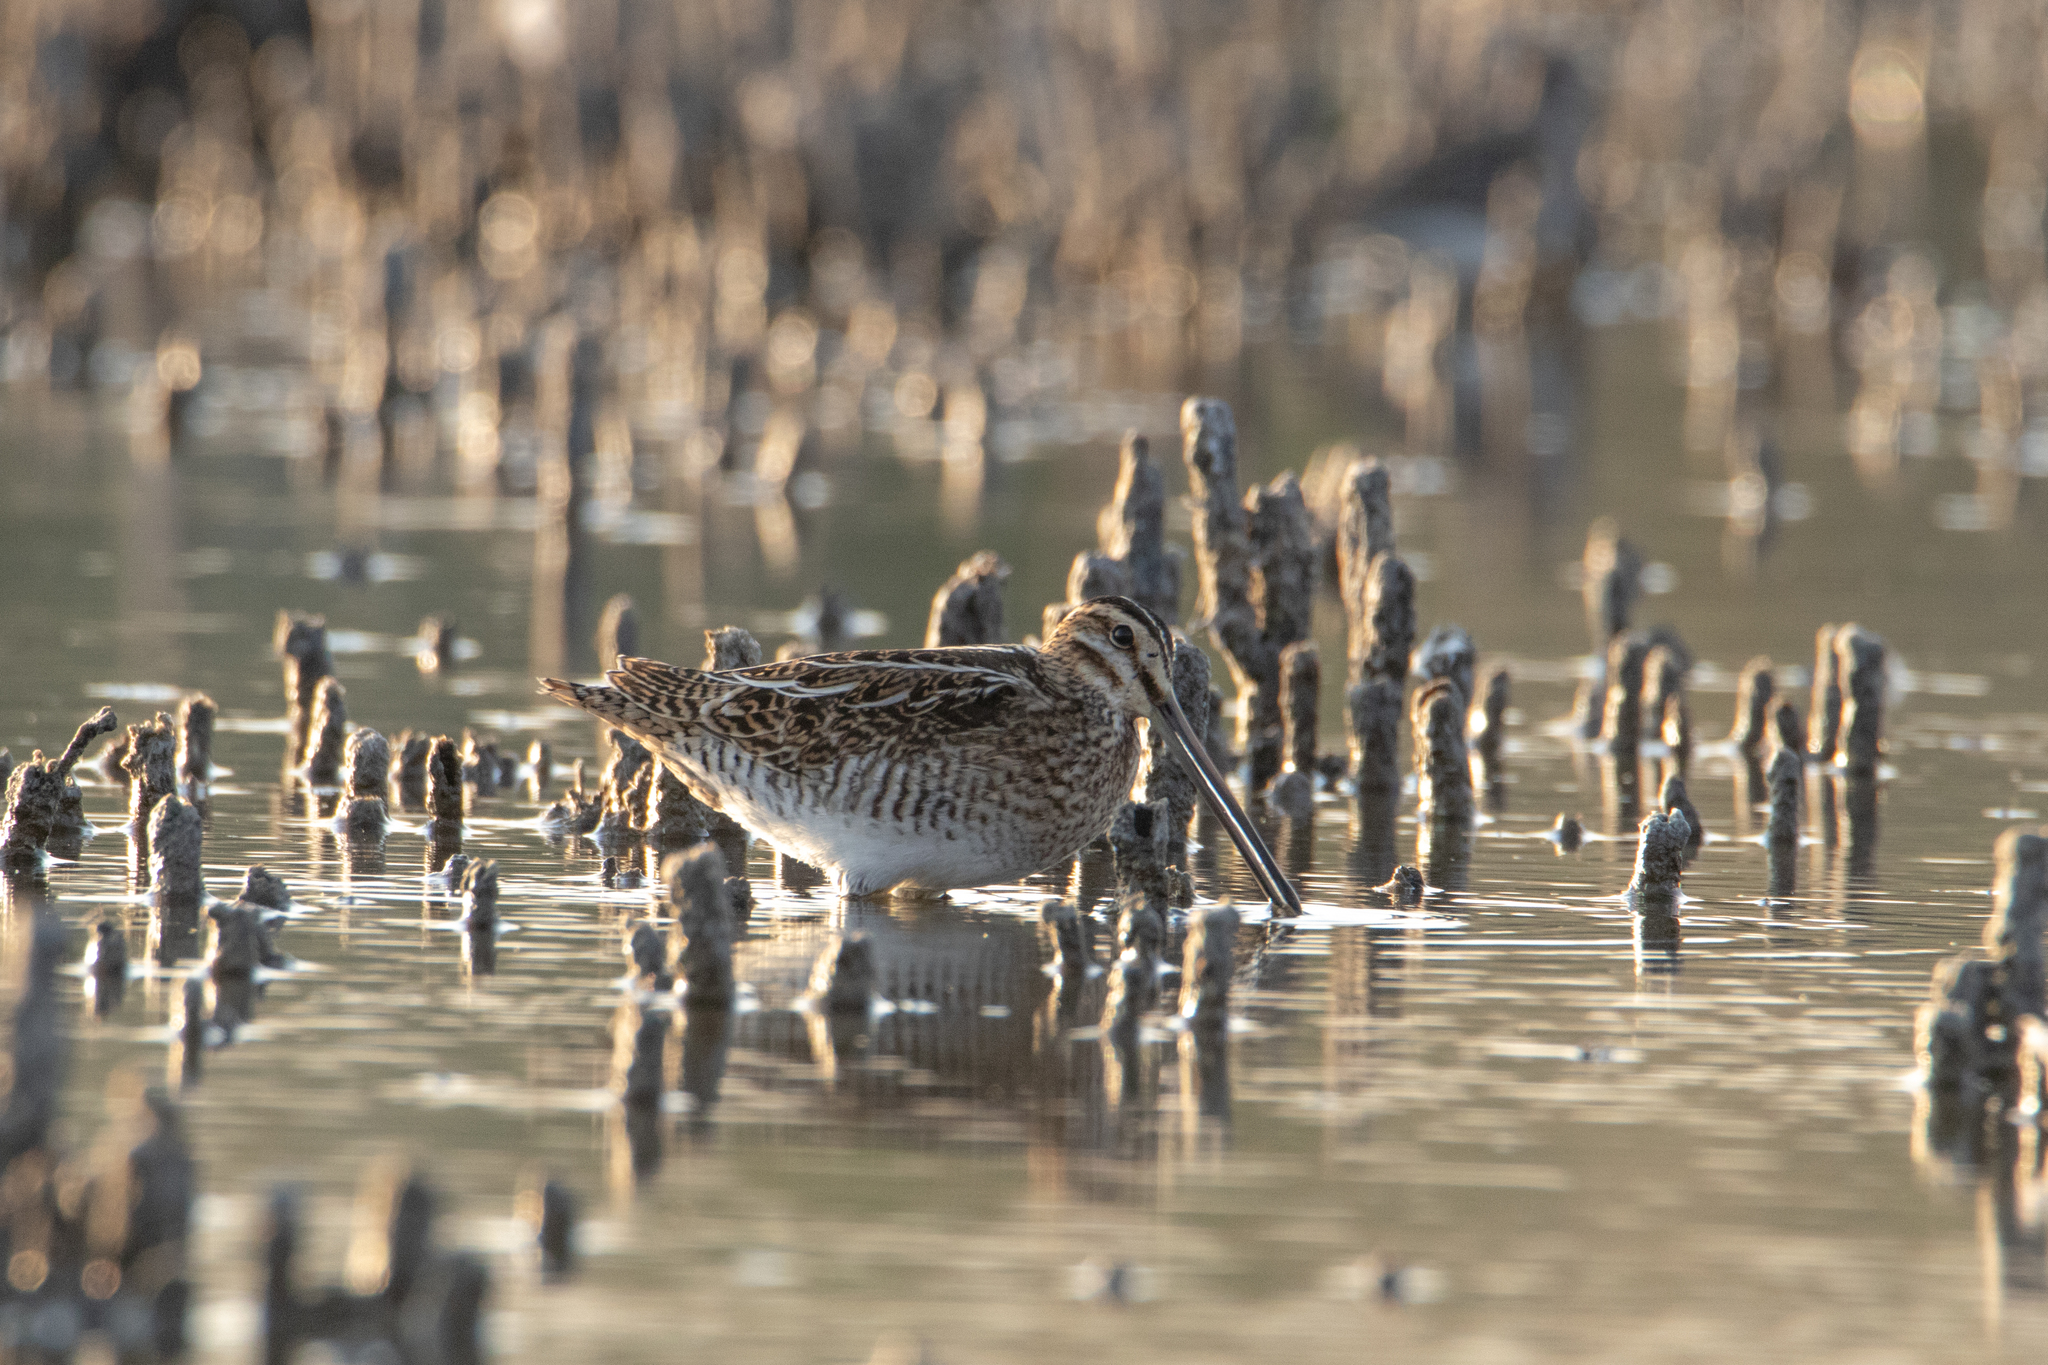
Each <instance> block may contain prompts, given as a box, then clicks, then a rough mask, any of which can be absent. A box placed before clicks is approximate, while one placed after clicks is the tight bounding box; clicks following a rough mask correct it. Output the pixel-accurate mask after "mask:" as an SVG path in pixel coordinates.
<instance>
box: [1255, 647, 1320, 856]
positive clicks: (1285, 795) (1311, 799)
mask: <svg viewBox="0 0 2048 1365" xmlns="http://www.w3.org/2000/svg"><path fill="white" fill-rule="evenodd" d="M1280 676H1281V689H1280V724H1281V734H1282V738H1283V741H1284V753H1285V755H1286V759H1285V763H1284V765H1283V766H1282V768H1281V771H1280V773H1279V774H1278V775H1277V776H1276V777H1274V779H1273V780H1272V782H1271V783H1269V784H1268V785H1267V787H1266V791H1265V796H1266V800H1267V802H1268V803H1269V804H1270V805H1271V806H1272V807H1273V808H1274V809H1275V810H1277V811H1279V812H1280V813H1281V814H1283V815H1285V816H1287V817H1288V818H1290V819H1294V820H1303V819H1306V818H1308V817H1309V816H1310V815H1312V814H1313V813H1314V812H1315V807H1316V709H1317V698H1318V694H1319V693H1320V692H1321V690H1322V656H1321V655H1320V654H1319V653H1318V652H1317V650H1316V642H1315V641H1314V640H1297V641H1295V642H1294V643H1293V644H1291V645H1289V646H1287V648H1285V649H1283V650H1281V651H1280Z"/></svg>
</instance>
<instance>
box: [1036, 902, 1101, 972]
mask: <svg viewBox="0 0 2048 1365" xmlns="http://www.w3.org/2000/svg"><path fill="white" fill-rule="evenodd" d="M1038 919H1039V922H1040V923H1041V924H1043V925H1044V926H1045V933H1046V937H1047V938H1049V939H1050V940H1051V941H1052V961H1053V967H1054V969H1055V970H1056V971H1058V972H1059V974H1060V975H1062V976H1086V975H1087V974H1088V971H1089V969H1090V968H1091V967H1093V966H1094V965H1095V952H1094V950H1093V948H1092V947H1091V946H1090V945H1089V942H1088V926H1087V924H1086V923H1085V922H1084V921H1083V920H1082V918H1081V912H1080V911H1079V910H1077V909H1075V908H1074V903H1073V902H1072V901H1062V900H1049V901H1047V902H1046V903H1045V904H1044V905H1041V906H1040V907H1039V908H1038Z"/></svg>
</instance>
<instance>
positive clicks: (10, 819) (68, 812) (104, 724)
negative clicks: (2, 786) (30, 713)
mask: <svg viewBox="0 0 2048 1365" xmlns="http://www.w3.org/2000/svg"><path fill="white" fill-rule="evenodd" d="M119 725H120V722H119V721H117V720H116V719H115V718H114V710H113V708H112V707H110V706H103V707H101V708H100V709H99V710H98V711H97V712H95V713H94V715H93V716H92V718H91V719H90V720H88V721H86V722H85V724H83V725H81V726H79V727H78V730H77V733H75V734H74V735H73V736H72V737H71V743H69V744H68V745H66V746H65V747H64V751H63V752H62V753H61V754H59V755H58V756H57V757H56V758H53V759H46V758H44V757H43V751H42V750H40V749H37V750H35V751H34V752H33V753H32V754H31V756H30V757H29V760H28V761H27V762H26V763H22V764H20V765H19V766H17V767H15V768H14V769H13V771H12V772H11V774H10V775H9V776H8V779H7V810H6V814H5V816H4V817H0V866H4V867H6V868H8V869H11V870H21V869H27V868H31V867H34V866H37V865H38V864H39V863H40V861H41V859H42V856H43V853H44V850H45V849H47V848H48V847H49V845H50V844H51V843H52V842H53V841H60V842H62V841H68V840H69V839H72V838H83V836H84V832H85V816H84V797H83V794H82V793H80V792H79V790H78V784H77V783H76V782H73V781H72V780H71V770H72V768H74V767H75V766H77V763H78V756H79V755H80V754H82V753H84V752H85V747H86V745H88V744H90V743H91V742H92V741H93V740H95V739H97V738H98V737H99V736H101V735H104V734H110V733H112V732H113V731H114V730H115V729H117V728H118V727H119ZM136 832H137V833H138V834H141V833H143V832H144V831H142V830H138V831H136Z"/></svg>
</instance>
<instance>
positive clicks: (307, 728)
mask: <svg viewBox="0 0 2048 1365" xmlns="http://www.w3.org/2000/svg"><path fill="white" fill-rule="evenodd" d="M271 650H272V652H273V653H275V654H276V655H277V656H278V657H279V658H280V659H282V660H283V661H284V705H285V715H286V717H287V718H288V719H289V720H290V721H291V727H292V728H291V741H290V743H289V744H288V745H287V746H286V750H287V752H288V753H289V754H290V755H291V759H292V761H293V762H294V763H296V762H297V761H298V759H299V757H300V756H301V755H303V754H304V753H305V752H306V741H307V739H308V738H309V736H310V735H311V733H312V727H313V701H314V697H315V695H316V694H317V693H318V691H319V688H320V682H321V680H322V679H323V678H326V677H328V676H329V675H330V674H332V673H333V672H334V656H333V655H332V654H330V653H328V650H327V618H326V617H324V616H301V615H300V614H299V613H297V612H294V611H280V612H279V613H278V614H277V629H276V631H275V633H274V634H273V635H272V637H271Z"/></svg>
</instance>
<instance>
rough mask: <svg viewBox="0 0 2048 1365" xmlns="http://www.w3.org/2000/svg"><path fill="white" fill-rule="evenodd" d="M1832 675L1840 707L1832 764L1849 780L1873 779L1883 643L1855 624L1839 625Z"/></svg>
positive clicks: (1879, 736)
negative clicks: (1840, 701) (1840, 700)
mask: <svg viewBox="0 0 2048 1365" xmlns="http://www.w3.org/2000/svg"><path fill="white" fill-rule="evenodd" d="M1835 673H1836V677H1837V680H1838V684H1839V686H1840V688H1841V694H1842V705H1841V710H1840V713H1839V721H1838V723H1837V725H1836V746H1835V751H1834V761H1835V763H1836V764H1837V766H1839V767H1840V768H1841V769H1842V770H1843V772H1845V773H1847V774H1848V775H1849V776H1850V777H1851V778H1862V779H1872V778H1875V777H1876V776H1877V764H1878V759H1879V757H1880V756H1881V755H1882V753H1883V749H1884V702H1885V682H1886V680H1885V643H1884V640H1883V639H1882V638H1880V637H1879V636H1877V635H1875V634H1873V633H1872V632H1870V631H1867V630H1865V629H1864V628H1863V627H1861V626H1859V625H1854V624H1851V625H1846V626H1843V627H1842V628H1841V629H1840V630H1839V631H1837V632H1836V633H1835Z"/></svg>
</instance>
